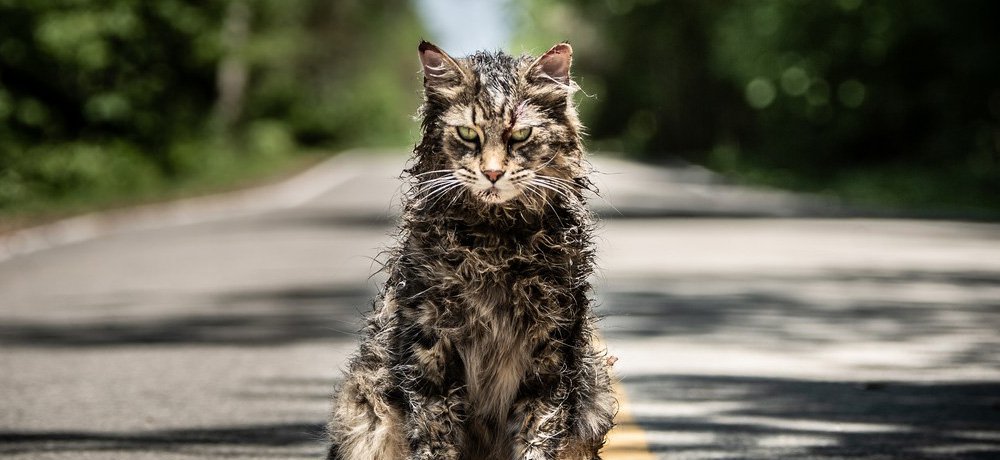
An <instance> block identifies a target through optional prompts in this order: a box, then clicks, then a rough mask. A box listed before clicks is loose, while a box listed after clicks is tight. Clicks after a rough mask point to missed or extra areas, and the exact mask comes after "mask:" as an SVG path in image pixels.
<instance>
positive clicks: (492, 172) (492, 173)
mask: <svg viewBox="0 0 1000 460" xmlns="http://www.w3.org/2000/svg"><path fill="white" fill-rule="evenodd" d="M483 174H484V175H486V178H487V179H489V180H490V182H493V183H494V184H495V183H496V182H497V181H498V180H500V176H502V175H503V171H501V170H499V169H487V170H486V171H483Z"/></svg>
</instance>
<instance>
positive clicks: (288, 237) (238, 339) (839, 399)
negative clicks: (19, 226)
mask: <svg viewBox="0 0 1000 460" xmlns="http://www.w3.org/2000/svg"><path fill="white" fill-rule="evenodd" d="M403 161H404V157H402V156H398V155H396V156H394V155H386V154H375V153H366V152H358V153H354V154H352V155H348V156H344V157H340V158H337V159H335V160H334V161H333V162H331V163H329V164H328V165H327V166H326V169H325V170H323V171H324V172H323V173H322V174H317V175H314V177H313V179H312V180H310V181H306V182H302V184H306V185H301V187H300V186H299V185H296V187H297V189H296V190H298V189H303V190H305V191H303V192H301V193H292V194H291V195H290V196H291V198H288V199H282V200H275V201H273V202H265V201H266V200H265V201H261V202H260V203H262V204H260V205H257V206H255V205H253V204H252V203H250V204H248V201H247V200H248V198H247V197H248V196H249V197H250V198H249V199H250V201H251V202H253V201H255V200H254V199H253V197H254V196H257V195H247V196H244V197H243V201H241V203H242V204H240V205H239V207H238V209H236V210H235V211H233V212H222V211H220V210H219V208H212V207H207V208H206V207H205V206H202V205H194V206H191V207H187V208H183V209H184V216H183V217H182V218H176V216H175V218H170V219H163V220H162V222H161V225H157V223H156V222H157V221H156V218H152V219H151V220H149V221H147V222H146V223H144V224H143V225H140V226H129V225H128V224H127V220H128V219H127V218H126V219H123V221H124V222H125V223H123V224H120V225H119V224H116V226H111V227H109V228H108V229H105V230H103V231H101V232H91V233H86V232H83V233H77V234H83V235H85V237H80V238H76V239H77V240H79V241H78V242H76V243H72V244H60V241H59V240H58V238H55V239H52V240H51V241H50V243H45V241H49V240H46V239H45V238H41V239H39V237H38V235H28V237H30V238H27V239H25V238H22V239H21V241H27V240H31V241H43V242H42V243H39V244H34V245H32V246H31V247H30V248H28V249H26V250H18V251H13V252H10V251H8V252H10V253H11V254H12V255H11V256H10V257H9V258H8V259H6V260H4V261H2V262H0V346H2V349H0V408H2V409H0V456H3V457H4V458H23V459H29V458H30V459H55V458H60V459H61V458H67V459H68V458H74V459H91V458H92V459H104V458H128V459H175V458H176V459H191V458H241V459H242V458H247V459H249V458H317V457H319V456H320V455H321V449H322V441H321V430H322V423H323V421H324V419H325V418H326V412H327V411H328V409H329V406H328V404H329V403H328V401H327V398H328V395H329V393H330V389H331V388H332V386H333V384H334V383H335V382H336V379H337V377H338V375H339V368H340V366H342V365H343V363H344V360H345V358H346V356H347V354H348V353H349V352H350V351H351V350H352V349H353V347H354V341H355V335H354V333H353V331H356V330H357V329H358V324H359V318H360V314H361V312H363V311H365V310H366V309H367V308H368V306H369V300H370V297H371V296H372V294H373V293H374V290H375V287H376V286H377V285H378V278H377V277H376V278H373V279H369V275H370V274H371V273H372V272H373V271H374V270H375V268H376V264H374V263H373V261H372V257H374V256H375V255H376V254H377V252H378V251H379V249H380V248H383V247H385V246H386V245H388V244H390V242H391V238H390V236H389V234H390V233H391V227H392V226H391V222H392V219H393V218H392V216H393V215H394V208H393V207H392V206H391V204H392V203H395V202H396V201H398V195H397V194H396V192H397V191H398V186H399V182H398V180H397V179H396V176H397V175H398V172H399V169H400V168H401V165H402V163H403ZM596 165H597V168H598V169H599V170H601V171H602V172H603V173H602V174H600V175H599V176H598V179H599V184H600V185H601V186H602V189H603V191H604V193H605V195H606V198H607V200H608V201H610V204H608V203H607V202H605V201H601V200H597V201H595V206H596V207H597V208H598V209H599V210H600V211H601V213H602V214H604V215H605V220H604V223H603V224H602V226H601V230H600V238H599V241H600V245H601V251H600V265H601V267H602V269H601V271H600V274H599V276H598V277H597V278H596V280H595V285H596V286H597V288H598V295H597V299H598V302H599V310H598V311H599V312H600V313H601V314H602V315H603V316H604V317H605V319H604V320H603V322H602V327H603V331H604V338H605V340H606V342H607V343H608V346H609V347H610V352H611V353H612V354H614V355H616V356H618V357H619V358H620V359H619V361H618V362H617V363H616V364H615V369H616V370H617V372H618V373H619V375H620V376H621V377H622V387H623V389H624V392H625V394H626V396H627V398H628V399H629V400H630V402H631V404H630V407H629V409H630V417H631V419H632V420H634V422H635V424H636V426H637V427H638V428H636V429H634V431H629V432H628V433H627V434H628V436H627V437H628V439H625V440H624V441H622V442H633V443H635V444H633V446H639V447H630V446H628V445H624V446H623V445H616V446H612V447H613V449H610V450H609V458H611V456H612V455H613V456H614V457H613V458H618V459H626V458H635V459H639V458H663V459H773V458H789V459H840V458H864V459H922V458H941V459H944V458H949V459H950V458H968V459H992V458H998V456H1000V336H998V332H997V331H998V330H1000V225H995V224H981V223H965V222H949V221H915V220H878V219H833V218H821V217H822V216H824V215H828V214H829V215H836V214H839V213H840V212H839V211H835V210H834V211H831V210H830V208H829V205H828V204H827V203H822V202H819V201H816V200H810V199H803V198H800V197H796V196H792V195H788V194H782V193H771V192H761V191H753V190H747V189H742V188H738V187H729V186H725V185H720V184H716V183H714V182H713V181H714V179H712V178H711V177H710V176H708V175H706V174H705V173H703V172H701V171H698V170H697V169H691V168H688V169H671V170H660V169H654V168H648V167H642V166H637V165H633V164H629V163H623V162H618V161H611V160H603V161H596ZM317 183H319V184H321V185H322V184H326V185H322V186H320V187H318V188H317V187H316V186H315V184H317ZM310 184H311V185H310ZM286 191H287V190H286ZM293 191H295V190H293ZM394 195H395V196H396V198H395V199H394V198H393V196H394ZM612 205H613V206H614V208H612ZM199 206H200V207H199ZM213 206H223V205H220V204H219V203H215V204H213ZM615 208H616V209H617V211H616V210H615ZM206 209H208V211H206ZM827 213H828V214H827ZM803 216H805V217H803ZM640 217H641V218H640ZM71 233H72V232H71ZM101 235H104V236H101ZM43 236H44V234H43ZM91 237H93V238H91ZM88 238H89V239H88ZM8 240H9V239H8ZM5 244H8V245H10V244H13V243H11V242H10V241H6V243H5ZM644 451H651V452H652V454H649V453H645V452H644Z"/></svg>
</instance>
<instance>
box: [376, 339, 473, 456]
mask: <svg viewBox="0 0 1000 460" xmlns="http://www.w3.org/2000/svg"><path fill="white" fill-rule="evenodd" d="M402 332H403V334H402V336H401V342H400V343H401V344H402V347H401V350H402V353H401V359H400V362H399V364H398V365H397V366H395V369H394V371H395V373H396V375H397V377H398V381H399V382H400V388H401V391H402V395H403V400H404V404H405V406H406V407H405V410H406V421H405V425H404V429H405V430H406V439H407V441H408V443H409V445H410V452H411V453H410V457H409V460H459V459H460V458H461V453H462V445H463V444H464V436H465V431H464V427H463V419H464V414H465V410H466V401H465V400H466V397H465V389H464V387H463V386H462V385H461V384H460V382H461V380H459V379H456V378H455V375H453V374H456V370H455V369H451V368H450V367H449V366H453V363H455V362H456V359H457V357H456V356H454V354H455V351H454V348H453V347H452V345H451V341H450V340H448V338H446V337H443V336H440V335H439V334H437V333H435V332H433V331H430V330H427V329H426V328H423V327H421V326H420V325H417V324H413V325H412V326H410V328H409V329H408V330H404V331H402Z"/></svg>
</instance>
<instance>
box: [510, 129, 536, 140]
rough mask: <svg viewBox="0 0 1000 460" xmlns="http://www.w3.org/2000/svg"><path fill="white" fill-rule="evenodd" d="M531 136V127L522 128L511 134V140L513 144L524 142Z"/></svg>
mask: <svg viewBox="0 0 1000 460" xmlns="http://www.w3.org/2000/svg"><path fill="white" fill-rule="evenodd" d="M528 136H531V127H530V126H529V127H527V128H521V129H518V130H515V131H513V132H511V133H510V140H511V141H512V142H524V141H525V140H527V139H528Z"/></svg>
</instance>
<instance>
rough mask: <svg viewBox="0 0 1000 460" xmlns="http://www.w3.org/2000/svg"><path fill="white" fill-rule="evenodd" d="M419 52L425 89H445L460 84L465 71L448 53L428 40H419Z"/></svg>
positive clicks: (464, 76)
mask: <svg viewBox="0 0 1000 460" xmlns="http://www.w3.org/2000/svg"><path fill="white" fill-rule="evenodd" d="M417 51H419V52H420V63H421V64H423V67H424V88H425V89H446V88H450V87H453V86H458V85H460V84H462V81H463V80H464V79H465V78H466V73H465V71H464V70H463V69H462V66H461V65H460V64H459V63H458V62H456V61H455V60H454V59H452V58H451V56H448V53H445V52H444V51H441V48H438V47H437V46H434V45H433V44H431V43H430V42H427V41H421V42H420V46H419V47H418V48H417Z"/></svg>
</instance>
